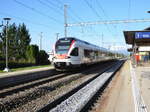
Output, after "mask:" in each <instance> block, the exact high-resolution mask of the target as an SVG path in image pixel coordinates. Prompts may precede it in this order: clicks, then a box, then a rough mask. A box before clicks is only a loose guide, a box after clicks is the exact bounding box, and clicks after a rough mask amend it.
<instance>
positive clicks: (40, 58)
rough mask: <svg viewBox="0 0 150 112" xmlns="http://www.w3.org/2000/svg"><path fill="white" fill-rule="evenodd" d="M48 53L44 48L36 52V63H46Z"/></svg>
mask: <svg viewBox="0 0 150 112" xmlns="http://www.w3.org/2000/svg"><path fill="white" fill-rule="evenodd" d="M48 63H49V61H48V54H47V53H46V52H45V51H44V50H40V52H39V54H38V64H40V65H44V64H48Z"/></svg>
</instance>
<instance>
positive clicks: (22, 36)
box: [0, 23, 31, 61]
mask: <svg viewBox="0 0 150 112" xmlns="http://www.w3.org/2000/svg"><path fill="white" fill-rule="evenodd" d="M7 34H8V59H9V61H10V60H11V61H22V60H25V51H26V49H27V46H28V45H29V44H30V41H31V39H30V34H29V31H28V30H27V28H26V26H25V24H20V25H19V26H16V24H15V23H14V24H12V25H9V26H8V30H7ZM5 46H6V27H4V28H3V30H2V33H1V35H0V57H2V58H4V57H5Z"/></svg>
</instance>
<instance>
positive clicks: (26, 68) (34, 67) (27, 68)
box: [0, 65, 51, 73]
mask: <svg viewBox="0 0 150 112" xmlns="http://www.w3.org/2000/svg"><path fill="white" fill-rule="evenodd" d="M44 67H51V65H40V66H31V67H22V68H13V69H11V72H15V71H21V70H32V69H36V68H44ZM0 73H6V72H4V71H3V70H0Z"/></svg>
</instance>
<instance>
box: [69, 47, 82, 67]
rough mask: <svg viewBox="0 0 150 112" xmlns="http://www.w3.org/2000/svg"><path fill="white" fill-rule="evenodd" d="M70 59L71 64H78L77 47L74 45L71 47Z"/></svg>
mask: <svg viewBox="0 0 150 112" xmlns="http://www.w3.org/2000/svg"><path fill="white" fill-rule="evenodd" d="M70 56H71V61H72V63H73V64H80V63H81V62H80V55H79V47H75V48H73V49H72V51H71V53H70Z"/></svg>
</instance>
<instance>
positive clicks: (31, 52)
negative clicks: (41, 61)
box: [26, 45, 39, 64]
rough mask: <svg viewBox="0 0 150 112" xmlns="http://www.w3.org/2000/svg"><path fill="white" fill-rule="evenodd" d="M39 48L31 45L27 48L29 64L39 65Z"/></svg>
mask: <svg viewBox="0 0 150 112" xmlns="http://www.w3.org/2000/svg"><path fill="white" fill-rule="evenodd" d="M38 54H39V48H38V46H37V45H30V46H28V47H27V51H26V59H27V62H28V63H33V64H37V63H38Z"/></svg>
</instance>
